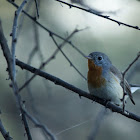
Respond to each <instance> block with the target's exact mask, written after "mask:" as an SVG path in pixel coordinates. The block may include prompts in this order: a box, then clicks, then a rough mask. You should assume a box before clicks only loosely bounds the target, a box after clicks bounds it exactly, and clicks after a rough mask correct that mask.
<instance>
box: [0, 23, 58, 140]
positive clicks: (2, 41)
mask: <svg viewBox="0 0 140 140" xmlns="http://www.w3.org/2000/svg"><path fill="white" fill-rule="evenodd" d="M0 44H1V48H2V50H3V54H4V57H5V59H6V61H7V65H8V73H9V76H10V78H11V81H12V89H13V92H14V94H15V97H16V101H17V105H18V108H19V110H20V111H21V114H22V115H24V117H25V115H26V116H27V117H28V116H29V115H27V114H29V113H28V112H27V111H26V110H25V109H24V108H23V103H22V100H21V96H20V94H19V89H18V85H17V82H16V79H15V81H14V80H13V73H12V71H13V69H12V68H13V67H12V65H13V59H12V56H11V53H10V50H9V47H8V45H7V42H6V39H5V37H4V34H3V30H2V26H1V21H0ZM32 118H33V117H32ZM25 119H26V118H22V120H23V123H24V127H25V128H28V124H27V122H26V121H25ZM34 119H35V118H34ZM45 127H46V126H45ZM25 130H26V131H28V132H27V136H28V140H31V137H30V136H31V135H30V136H29V135H28V134H30V131H29V129H25ZM47 134H48V135H49V136H50V138H51V139H52V140H56V138H55V137H54V135H53V134H52V133H51V132H50V131H49V132H48V133H47Z"/></svg>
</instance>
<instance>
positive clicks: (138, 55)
mask: <svg viewBox="0 0 140 140" xmlns="http://www.w3.org/2000/svg"><path fill="white" fill-rule="evenodd" d="M139 57H140V52H138V54H137V56H136V58H135V59H134V60H133V61H132V62H131V63H130V64H129V65H128V67H127V68H126V69H125V71H124V72H123V73H122V85H123V110H124V108H125V84H124V80H125V75H126V73H127V72H128V70H129V69H130V68H131V67H132V65H133V64H134V63H135V62H136V61H137V60H138V59H139Z"/></svg>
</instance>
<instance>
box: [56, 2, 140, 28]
mask: <svg viewBox="0 0 140 140" xmlns="http://www.w3.org/2000/svg"><path fill="white" fill-rule="evenodd" d="M56 1H58V2H61V3H63V4H66V5H68V6H69V7H70V8H72V7H74V8H77V9H80V10H83V11H86V12H88V13H91V14H94V15H96V16H99V17H102V18H105V19H107V20H110V21H113V22H116V23H117V24H118V25H119V26H120V25H124V26H127V27H130V28H133V29H136V30H140V28H139V27H138V26H132V25H129V24H126V23H123V22H121V21H118V20H115V19H113V18H110V16H107V15H101V14H99V13H97V12H94V11H92V10H90V9H85V8H82V7H79V6H76V5H73V4H70V3H67V2H64V1H61V0H56Z"/></svg>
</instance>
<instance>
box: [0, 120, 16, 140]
mask: <svg viewBox="0 0 140 140" xmlns="http://www.w3.org/2000/svg"><path fill="white" fill-rule="evenodd" d="M0 132H1V134H2V135H3V137H4V139H5V140H13V138H11V137H10V135H9V132H7V131H6V130H5V128H4V126H3V124H2V121H1V120H0Z"/></svg>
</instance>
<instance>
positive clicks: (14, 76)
mask: <svg viewBox="0 0 140 140" xmlns="http://www.w3.org/2000/svg"><path fill="white" fill-rule="evenodd" d="M26 3H27V0H24V1H23V2H22V4H21V5H20V6H19V7H18V9H17V10H16V11H15V17H14V22H13V28H12V34H11V35H12V46H11V52H12V59H13V63H12V67H13V68H12V72H13V74H12V75H13V80H14V81H15V80H16V69H15V51H16V42H17V28H18V18H19V15H20V13H21V11H22V9H23V8H24V5H25V4H26Z"/></svg>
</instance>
